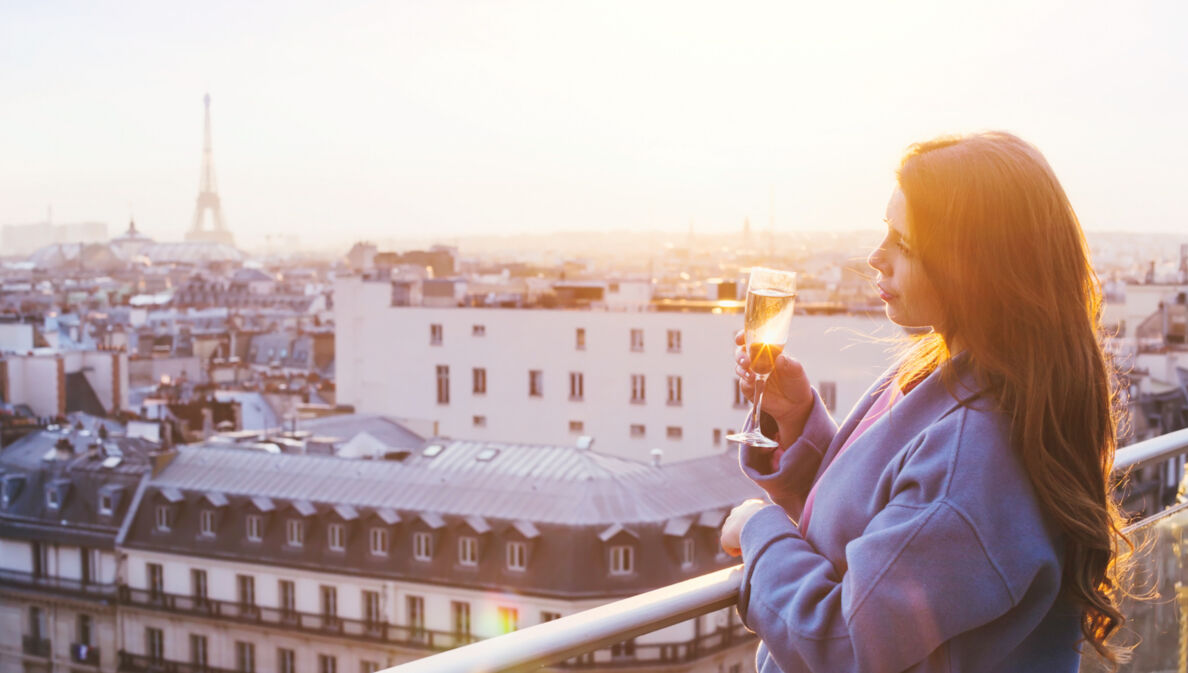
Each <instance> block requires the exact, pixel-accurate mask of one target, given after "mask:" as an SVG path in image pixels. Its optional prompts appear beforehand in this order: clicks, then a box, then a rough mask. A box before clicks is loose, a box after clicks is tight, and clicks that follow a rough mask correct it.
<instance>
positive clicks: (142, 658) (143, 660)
mask: <svg viewBox="0 0 1188 673" xmlns="http://www.w3.org/2000/svg"><path fill="white" fill-rule="evenodd" d="M118 670H120V671H123V672H126V673H239V672H238V671H233V670H231V669H228V668H216V667H214V666H206V665H199V664H192V663H190V662H188V661H172V660H169V659H153V658H151V657H148V656H146V655H143V654H128V653H127V652H124V651H123V650H120V666H119V669H118Z"/></svg>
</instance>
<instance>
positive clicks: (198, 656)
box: [190, 633, 210, 670]
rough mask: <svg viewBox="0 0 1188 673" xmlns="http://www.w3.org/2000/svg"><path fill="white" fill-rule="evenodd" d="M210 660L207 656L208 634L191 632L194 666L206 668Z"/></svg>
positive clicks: (191, 657)
mask: <svg viewBox="0 0 1188 673" xmlns="http://www.w3.org/2000/svg"><path fill="white" fill-rule="evenodd" d="M209 661H210V660H209V659H208V658H207V656H206V636H200V635H198V634H197V633H191V634H190V663H191V664H193V665H194V668H196V669H198V670H202V669H203V668H206V665H207V663H208V662H209Z"/></svg>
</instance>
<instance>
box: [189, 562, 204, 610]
mask: <svg viewBox="0 0 1188 673" xmlns="http://www.w3.org/2000/svg"><path fill="white" fill-rule="evenodd" d="M190 593H191V595H192V596H194V600H195V601H199V602H202V601H205V600H206V597H207V590H206V571H205V570H202V569H200V568H191V569H190Z"/></svg>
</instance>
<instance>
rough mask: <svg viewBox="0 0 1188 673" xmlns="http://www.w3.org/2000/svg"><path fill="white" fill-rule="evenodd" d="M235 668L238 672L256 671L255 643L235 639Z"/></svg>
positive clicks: (252, 672)
mask: <svg viewBox="0 0 1188 673" xmlns="http://www.w3.org/2000/svg"><path fill="white" fill-rule="evenodd" d="M235 670H237V671H239V673H256V646H255V644H253V643H245V642H244V641H242V640H237V641H235Z"/></svg>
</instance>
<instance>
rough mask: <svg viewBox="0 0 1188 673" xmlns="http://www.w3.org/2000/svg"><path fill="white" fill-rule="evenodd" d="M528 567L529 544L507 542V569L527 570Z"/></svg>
mask: <svg viewBox="0 0 1188 673" xmlns="http://www.w3.org/2000/svg"><path fill="white" fill-rule="evenodd" d="M527 568H528V545H526V544H524V543H523V542H519V541H513V542H508V543H507V569H508V570H525V569H527Z"/></svg>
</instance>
